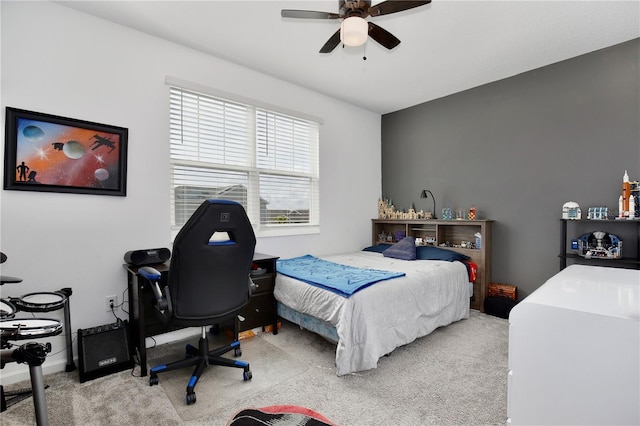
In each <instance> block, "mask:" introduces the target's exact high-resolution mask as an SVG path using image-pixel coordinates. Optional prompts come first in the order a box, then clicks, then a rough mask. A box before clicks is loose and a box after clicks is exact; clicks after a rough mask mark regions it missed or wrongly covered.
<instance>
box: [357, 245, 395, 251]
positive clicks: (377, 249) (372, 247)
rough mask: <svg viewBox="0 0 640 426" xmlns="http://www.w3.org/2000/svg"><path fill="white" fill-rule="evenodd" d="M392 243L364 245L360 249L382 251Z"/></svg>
mask: <svg viewBox="0 0 640 426" xmlns="http://www.w3.org/2000/svg"><path fill="white" fill-rule="evenodd" d="M392 245H393V244H376V245H375V246H370V247H365V248H363V249H362V251H372V252H375V253H382V252H383V251H385V250H386V249H388V248H389V247H391V246H392Z"/></svg>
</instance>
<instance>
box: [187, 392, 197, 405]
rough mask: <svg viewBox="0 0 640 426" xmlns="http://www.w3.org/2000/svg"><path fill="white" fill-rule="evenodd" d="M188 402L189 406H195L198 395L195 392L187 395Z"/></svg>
mask: <svg viewBox="0 0 640 426" xmlns="http://www.w3.org/2000/svg"><path fill="white" fill-rule="evenodd" d="M186 402H187V405H191V404H195V403H196V393H195V392H190V393H187V398H186Z"/></svg>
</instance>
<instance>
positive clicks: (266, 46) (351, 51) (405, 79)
mask: <svg viewBox="0 0 640 426" xmlns="http://www.w3.org/2000/svg"><path fill="white" fill-rule="evenodd" d="M58 3H60V4H64V5H65V6H68V7H71V8H73V9H77V10H79V11H84V12H86V13H89V14H92V15H96V16H99V17H102V18H104V19H107V20H109V21H113V22H116V23H119V24H122V25H125V26H127V27H131V28H134V29H137V30H140V31H143V32H145V33H149V34H152V35H155V36H158V37H161V38H164V39H167V40H170V41H173V42H175V43H178V44H181V45H184V46H187V47H191V48H193V49H197V50H199V51H202V52H205V53H209V54H211V55H214V56H216V57H219V58H223V59H226V60H229V61H232V62H234V63H237V64H240V65H244V66H246V67H249V68H252V69H255V70H258V71H260V72H263V73H265V74H269V75H271V76H274V77H277V78H280V79H282V80H286V81H290V82H292V83H295V84H298V85H300V86H303V87H307V88H309V89H312V90H315V91H317V92H321V93H325V94H327V95H329V96H332V97H335V98H338V99H342V100H344V101H346V102H349V103H352V104H355V105H359V106H361V107H363V108H366V109H368V110H371V111H374V112H377V113H381V114H384V113H388V112H393V111H397V110H400V109H403V108H407V107H410V106H413V105H417V104H420V103H423V102H426V101H429V100H432V99H436V98H440V97H443V96H447V95H450V94H452V93H456V92H459V91H462V90H466V89H469V88H472V87H476V86H479V85H482V84H486V83H489V82H492V81H496V80H500V79H503V78H506V77H510V76H513V75H516V74H520V73H522V72H525V71H529V70H532V69H535V68H539V67H542V66H545V65H548V64H552V63H555V62H558V61H562V60H564V59H568V58H571V57H574V56H578V55H582V54H585V53H588V52H592V51H594V50H598V49H601V48H604V47H608V46H612V45H614V44H618V43H621V42H624V41H628V40H631V39H634V38H638V37H640V1H638V0H634V1H607V0H601V1H515V0H511V1H488V0H475V1H456V0H434V1H433V2H432V3H431V4H429V5H426V6H421V7H418V8H415V9H412V10H408V11H404V12H399V13H396V14H391V15H385V16H379V17H376V18H368V19H370V20H372V21H373V22H375V23H376V24H378V25H380V26H381V27H383V28H385V29H386V30H388V31H389V32H391V33H392V34H394V35H395V36H396V37H398V38H399V39H400V40H401V41H402V43H401V44H400V45H399V46H398V47H396V48H395V49H393V50H391V51H388V50H386V49H385V48H383V47H381V46H380V45H378V44H377V43H376V42H374V41H372V40H371V39H369V41H368V42H367V43H366V44H365V48H364V49H363V48H362V47H358V48H355V47H346V48H342V47H341V46H339V47H337V48H336V49H335V50H334V51H333V52H332V53H330V54H320V53H318V51H319V50H320V47H321V46H322V45H323V44H324V43H325V42H326V41H327V39H329V37H330V36H331V35H332V34H333V33H334V32H335V31H336V30H337V29H338V28H339V21H337V20H309V19H290V18H282V17H281V16H280V10H281V9H283V8H285V9H305V10H318V11H326V12H334V13H337V12H338V1H337V0H331V1H325V0H322V1H307V0H299V1H276V0H262V1H239V0H236V1H59V2H58ZM377 3H379V1H376V0H374V1H373V4H377ZM363 53H364V54H366V57H367V60H366V61H364V60H363V59H362V57H363Z"/></svg>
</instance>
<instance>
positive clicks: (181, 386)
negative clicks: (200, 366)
mask: <svg viewBox="0 0 640 426" xmlns="http://www.w3.org/2000/svg"><path fill="white" fill-rule="evenodd" d="M189 343H191V344H192V345H194V346H197V342H196V341H194V340H190V341H189ZM215 346H216V345H215V344H211V345H210V347H211V348H213V347H215ZM241 347H242V353H243V356H242V357H240V358H239V359H241V360H243V361H246V362H249V364H250V367H251V371H252V373H253V378H252V379H251V380H248V381H244V380H243V378H242V372H243V370H242V369H241V368H229V367H220V366H217V365H215V366H209V367H207V369H206V370H205V372H204V374H203V375H202V376H201V378H200V380H199V381H198V383H197V385H196V387H195V392H196V403H195V404H192V405H186V403H185V395H186V388H187V382H188V381H189V378H190V377H191V373H192V371H193V368H192V367H188V368H184V369H180V370H174V371H168V372H166V373H161V374H159V375H158V379H159V380H160V383H159V386H161V387H162V388H163V390H164V392H165V393H166V394H167V397H168V398H169V400H170V401H171V403H172V404H173V407H174V408H175V410H176V412H177V413H178V415H179V416H180V418H181V419H182V420H185V421H187V420H195V419H198V418H201V417H203V416H206V415H207V414H209V413H211V412H221V411H224V410H225V408H226V407H241V406H240V405H239V404H240V403H241V401H243V400H245V399H248V398H250V397H251V396H252V395H254V394H262V393H265V392H268V391H269V389H270V388H273V387H277V386H278V385H279V383H281V382H282V381H285V380H287V379H289V378H291V377H292V376H294V375H300V374H302V373H303V372H304V371H305V370H306V366H305V365H304V364H303V363H301V362H299V361H297V360H296V359H295V358H293V357H291V356H290V355H289V354H287V353H286V352H284V351H282V350H280V349H278V348H277V347H275V346H273V345H272V344H270V343H269V342H267V341H265V340H263V339H260V338H251V339H246V340H242V341H241ZM184 348H185V343H182V342H181V343H174V344H170V345H162V346H161V347H158V348H156V349H153V350H151V351H149V363H148V364H149V365H150V366H155V365H160V364H163V363H168V362H172V361H177V360H178V359H180V358H181V357H182V356H183V354H184V351H185V349H184ZM225 357H227V358H232V359H233V358H234V357H233V351H231V352H229V353H227V354H226V355H225ZM159 386H154V387H153V388H154V389H157V388H158V387H159ZM232 411H233V410H232Z"/></svg>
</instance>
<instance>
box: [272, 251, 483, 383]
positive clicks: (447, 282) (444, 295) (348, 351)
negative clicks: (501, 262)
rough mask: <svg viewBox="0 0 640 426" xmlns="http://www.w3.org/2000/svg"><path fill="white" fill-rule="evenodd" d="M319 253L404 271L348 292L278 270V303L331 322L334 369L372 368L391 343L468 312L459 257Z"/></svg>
mask: <svg viewBox="0 0 640 426" xmlns="http://www.w3.org/2000/svg"><path fill="white" fill-rule="evenodd" d="M321 258H322V259H324V260H328V261H331V262H336V263H341V264H345V265H350V266H356V267H360V268H372V269H381V270H387V271H397V272H404V273H405V274H406V275H405V276H404V277H400V278H394V279H390V280H386V281H381V282H378V283H376V284H374V285H372V286H370V287H367V288H365V289H363V290H360V291H358V292H357V293H355V294H353V295H352V296H350V297H348V298H346V297H343V296H340V295H338V294H336V293H333V292H331V291H328V290H325V289H323V288H320V287H315V286H313V285H310V284H307V283H304V282H302V281H299V280H297V279H295V278H291V277H287V276H284V275H281V274H277V276H276V285H275V289H274V296H275V298H276V300H277V301H278V302H279V303H280V304H282V305H285V306H286V307H287V308H289V309H290V310H293V311H297V312H299V313H301V314H304V315H307V316H311V317H314V318H316V319H318V320H320V321H322V322H324V323H327V324H330V325H331V326H333V327H335V332H336V335H337V340H338V342H337V346H336V373H337V374H338V375H345V374H349V373H354V372H357V371H364V370H369V369H372V368H376V367H377V364H378V359H379V358H380V357H381V356H384V355H386V354H388V353H390V352H392V351H393V350H394V349H395V348H397V347H399V346H402V345H405V344H407V343H410V342H412V341H414V340H415V339H417V338H419V337H423V336H426V335H427V334H429V333H431V332H432V331H433V330H435V329H436V328H438V327H441V326H445V325H448V324H450V323H452V322H455V321H459V320H461V319H464V318H468V316H469V300H470V299H469V294H470V293H469V289H470V284H469V279H468V272H467V268H466V266H465V265H464V264H463V263H461V262H446V261H437V260H411V261H406V260H400V259H395V258H388V257H384V256H383V255H382V254H380V253H374V252H366V251H362V252H355V253H347V254H340V255H331V256H322V257H321Z"/></svg>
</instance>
